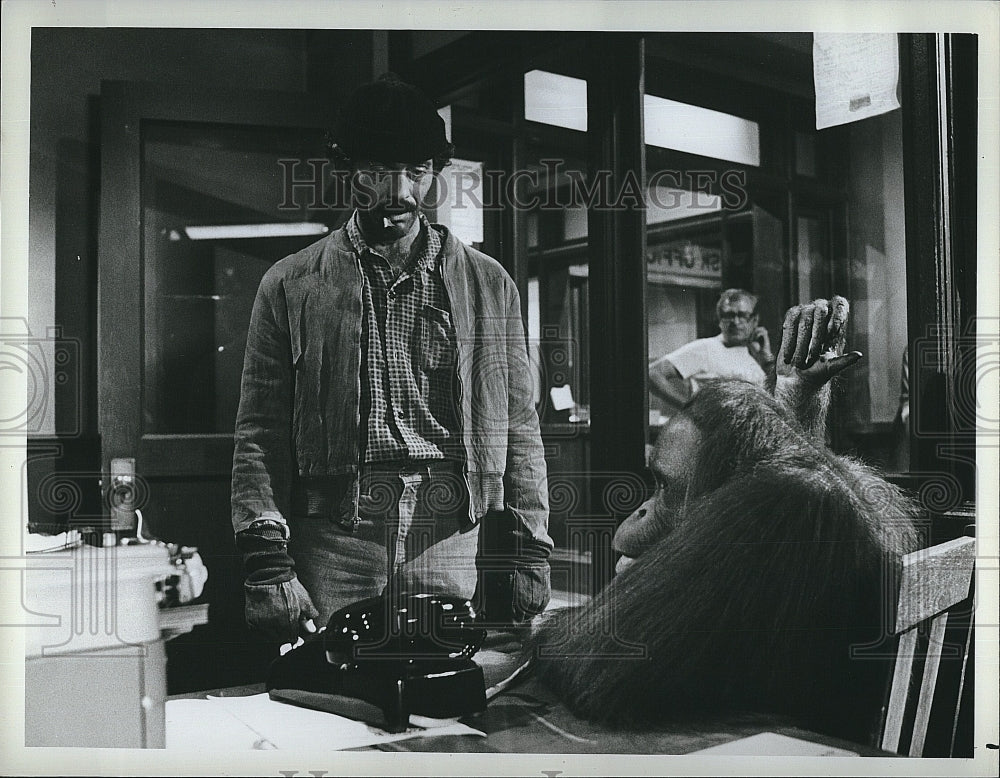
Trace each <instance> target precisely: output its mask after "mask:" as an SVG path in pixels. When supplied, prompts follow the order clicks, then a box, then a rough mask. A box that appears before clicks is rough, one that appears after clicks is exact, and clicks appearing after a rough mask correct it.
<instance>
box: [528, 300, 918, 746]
mask: <svg viewBox="0 0 1000 778" xmlns="http://www.w3.org/2000/svg"><path fill="white" fill-rule="evenodd" d="M846 311H847V306H846V301H845V300H843V299H842V298H834V300H833V301H831V303H830V304H827V303H826V302H825V301H817V303H815V304H812V305H809V306H804V307H803V306H798V307H796V308H794V309H792V310H791V311H790V312H789V315H788V316H787V317H786V320H785V327H784V330H783V347H782V351H781V358H779V362H780V363H781V364H780V367H779V369H778V375H777V376H776V384H775V385H774V386H772V390H773V391H774V393H775V395H776V396H772V394H769V393H768V392H767V391H765V390H763V389H761V388H758V387H757V386H754V385H753V384H750V383H747V382H741V381H712V382H707V383H706V384H705V385H704V386H703V387H702V389H701V390H700V391H699V393H698V394H697V395H696V396H695V397H694V398H693V399H692V400H691V401H690V402H689V403H688V404H687V405H686V407H685V408H684V410H683V412H682V413H681V414H679V415H678V416H677V417H675V418H674V419H672V420H671V422H670V424H669V425H668V426H667V427H665V428H664V429H663V431H662V432H661V434H660V438H659V440H658V441H657V447H656V456H655V458H654V465H653V466H654V472H655V473H656V477H657V481H658V490H657V493H656V496H655V497H654V499H653V500H652V501H651V502H650V503H647V512H646V515H645V516H643V517H642V519H643V520H642V521H638V520H636V521H633V522H632V524H633V526H632V527H631V530H630V529H629V528H627V527H626V525H624V524H623V525H622V528H621V531H620V532H619V535H618V537H617V538H616V546H617V547H618V548H620V549H621V550H623V551H624V552H625V553H626V554H628V555H629V556H632V557H635V561H634V562H632V563H631V564H629V565H628V566H626V567H625V568H624V569H623V570H622V571H621V573H620V574H619V575H617V576H616V577H615V579H614V580H613V581H612V582H611V584H610V585H609V586H608V587H606V588H605V589H604V590H603V591H602V592H600V593H599V594H598V595H597V596H596V597H594V599H593V600H592V601H591V602H590V603H588V604H587V605H585V606H583V607H581V608H575V609H567V610H563V611H557V612H554V613H552V614H551V615H550V616H549V617H548V618H547V619H544V620H543V621H542V623H541V624H540V626H539V627H538V629H537V630H536V632H535V634H534V635H533V637H532V639H531V640H530V641H529V646H530V650H531V651H532V656H533V657H534V662H535V667H536V672H537V674H538V676H539V677H540V678H541V679H542V680H543V682H545V683H546V684H548V685H550V686H551V687H552V688H554V689H555V690H556V691H557V692H559V693H560V695H561V696H562V698H563V699H564V700H565V701H566V703H567V704H568V705H569V707H570V708H571V709H573V710H574V711H575V712H577V713H578V714H579V715H582V716H584V717H587V718H591V719H598V720H604V721H608V722H614V723H618V724H632V725H640V726H641V725H644V724H651V723H655V722H658V721H663V720H665V719H670V718H674V719H682V720H688V721H690V720H691V718H692V717H693V716H696V715H698V714H699V713H705V714H712V715H719V714H725V713H726V712H732V711H740V710H753V711H760V712H772V713H781V714H787V715H790V716H791V717H793V718H794V719H795V720H796V721H797V722H798V723H799V724H800V725H802V726H806V727H808V728H811V729H815V730H821V731H826V732H829V733H832V734H836V735H839V736H841V737H850V738H853V739H856V740H867V739H868V737H869V736H870V734H871V733H872V732H873V731H874V729H875V727H876V726H877V717H878V713H879V708H880V703H881V699H882V695H883V694H884V690H885V685H884V683H885V678H886V675H885V674H886V672H887V670H888V665H887V663H886V662H884V661H877V660H876V659H875V658H874V656H875V655H876V654H877V655H878V656H880V657H881V656H882V653H883V652H878V651H873V650H869V651H868V652H867V654H865V651H864V647H865V646H869V647H870V646H873V645H875V644H877V643H878V642H879V639H880V638H881V637H882V636H883V635H884V634H885V625H884V620H885V614H884V610H885V605H884V603H885V602H886V600H887V599H891V598H892V597H893V596H894V589H893V584H892V574H893V572H894V570H895V567H896V565H897V563H898V561H899V558H900V556H901V555H902V554H904V553H907V552H909V551H911V550H914V549H915V547H916V535H915V532H914V528H913V523H912V516H913V514H912V508H911V506H910V504H909V503H908V502H907V500H906V499H905V498H904V497H903V495H902V494H901V493H900V492H899V491H898V490H897V489H896V488H895V487H893V486H892V485H890V484H888V483H887V482H886V481H884V480H883V479H881V478H880V477H878V476H877V475H876V474H875V473H873V472H872V471H871V470H869V469H868V468H867V467H865V466H864V465H862V464H861V463H859V462H856V461H854V460H852V459H849V458H847V457H842V456H837V455H834V454H833V453H832V452H831V451H829V450H828V449H827V448H826V447H825V446H824V445H823V438H822V429H823V421H824V419H825V413H826V402H827V398H828V395H829V384H828V382H829V380H830V378H831V377H832V376H833V375H834V374H835V373H837V372H839V370H841V369H843V367H845V366H846V365H848V364H852V363H853V362H855V361H857V359H858V358H860V354H858V353H857V352H854V353H852V354H848V355H842V350H843V340H844V338H843V332H844V324H845V322H846ZM830 347H832V349H830ZM831 350H832V351H836V352H837V354H838V355H834V354H832V353H830V351H831ZM821 351H826V352H827V353H826V354H824V355H823V356H822V357H821V358H819V359H817V357H820V352H821ZM797 416H800V417H802V418H803V419H805V420H806V421H808V422H809V423H808V424H803V423H802V422H801V421H800V419H799V418H797ZM630 646H641V647H642V648H643V649H644V655H643V656H636V655H635V654H634V652H631V655H630V651H629V650H628V649H629V647H630ZM855 649H858V650H859V652H858V653H857V655H855V654H854V653H852V652H853V651H854V650H855ZM869 714H870V715H869Z"/></svg>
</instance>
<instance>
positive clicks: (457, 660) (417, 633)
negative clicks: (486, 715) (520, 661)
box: [266, 594, 486, 732]
mask: <svg viewBox="0 0 1000 778" xmlns="http://www.w3.org/2000/svg"><path fill="white" fill-rule="evenodd" d="M485 639H486V630H485V629H483V628H482V627H480V626H477V624H476V612H475V610H474V609H473V607H472V604H471V603H470V602H469V601H468V600H465V599H462V598H460V597H451V596H448V595H441V594H402V595H395V596H382V597H372V598H369V599H366V600H361V601H359V602H356V603H353V604H351V605H348V606H347V607H346V608H341V609H340V610H339V611H337V612H336V613H334V614H333V615H332V616H330V620H329V621H328V622H327V625H326V628H325V629H323V630H322V631H321V632H319V633H317V634H316V635H315V636H312V637H310V638H309V639H308V640H307V641H306V642H305V643H303V644H302V645H301V646H299V647H298V648H294V649H292V650H291V651H289V652H288V653H286V654H285V655H284V656H282V657H279V658H278V659H276V660H274V662H273V663H272V664H271V667H270V669H269V671H268V677H267V682H266V687H267V690H268V692H269V693H270V696H271V697H272V698H273V699H278V700H282V701H284V702H291V703H294V704H297V705H303V706H306V707H310V708H317V709H320V710H326V711H330V712H332V713H339V714H341V715H345V716H348V717H350V718H354V719H360V720H362V721H367V722H369V723H371V724H375V725H376V726H379V727H381V728H383V729H385V730H386V731H387V732H402V731H403V730H405V729H406V727H407V726H408V724H409V717H410V714H411V713H412V714H418V715H422V716H429V717H431V718H453V717H456V716H462V715H465V714H468V713H475V712H477V711H482V710H484V709H485V708H486V685H485V682H484V679H483V671H482V668H480V667H479V665H477V664H476V663H475V662H473V661H472V657H473V656H474V655H475V653H476V652H477V651H478V650H479V648H480V647H481V646H482V644H483V641H484V640H485Z"/></svg>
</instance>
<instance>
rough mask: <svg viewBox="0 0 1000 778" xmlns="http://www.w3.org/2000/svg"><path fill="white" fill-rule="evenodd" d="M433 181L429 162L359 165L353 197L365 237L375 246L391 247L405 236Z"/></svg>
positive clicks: (369, 162) (364, 163)
mask: <svg viewBox="0 0 1000 778" xmlns="http://www.w3.org/2000/svg"><path fill="white" fill-rule="evenodd" d="M433 180H434V161H433V160H430V159H426V160H424V161H422V162H416V163H412V162H411V163H402V162H378V161H371V160H366V161H363V162H361V163H359V164H358V167H357V169H356V171H355V176H354V195H355V203H356V205H357V207H358V211H359V214H360V217H361V226H362V229H363V230H364V232H365V236H366V237H368V238H369V239H371V240H373V242H376V243H392V242H394V241H396V240H399V239H400V238H402V237H403V236H404V235H407V234H408V233H409V232H410V230H411V229H413V226H414V224H415V223H416V221H417V217H418V214H419V213H420V208H421V205H422V204H423V201H424V197H426V196H427V192H428V191H429V190H430V187H431V184H432V183H433Z"/></svg>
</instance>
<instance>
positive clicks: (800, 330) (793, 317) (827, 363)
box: [775, 295, 861, 386]
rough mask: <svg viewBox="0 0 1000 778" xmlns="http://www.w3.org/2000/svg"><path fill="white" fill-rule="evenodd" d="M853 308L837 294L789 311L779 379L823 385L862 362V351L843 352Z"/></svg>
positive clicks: (780, 353) (779, 367)
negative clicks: (856, 363) (842, 371)
mask: <svg viewBox="0 0 1000 778" xmlns="http://www.w3.org/2000/svg"><path fill="white" fill-rule="evenodd" d="M850 308H851V306H850V304H849V303H848V302H847V300H846V299H844V298H843V297H840V296H838V295H835V296H834V297H832V298H830V299H829V300H822V299H820V300H813V301H812V302H811V303H806V304H805V305H796V306H793V307H792V308H789V309H788V312H787V313H786V314H785V322H784V324H783V325H782V328H781V348H780V349H779V351H778V359H777V362H776V364H775V372H776V373H777V376H778V378H779V379H781V378H784V379H792V380H794V379H799V380H801V381H803V382H805V383H807V384H811V385H813V386H822V385H823V384H825V383H826V382H828V381H829V380H830V379H831V378H833V377H834V376H835V375H837V373H839V372H840V371H841V370H843V369H845V368H847V367H849V366H851V365H853V364H854V363H855V362H857V361H858V360H859V359H861V352H860V351H851V352H849V353H847V354H845V353H844V346H845V345H846V342H847V318H848V316H849V314H850Z"/></svg>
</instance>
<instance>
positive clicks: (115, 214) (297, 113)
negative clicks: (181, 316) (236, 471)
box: [97, 81, 335, 476]
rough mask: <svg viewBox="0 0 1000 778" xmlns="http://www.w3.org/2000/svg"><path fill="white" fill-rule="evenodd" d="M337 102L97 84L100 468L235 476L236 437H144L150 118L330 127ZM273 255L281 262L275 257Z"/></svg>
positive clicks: (134, 84) (129, 83)
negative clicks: (115, 463)
mask: <svg viewBox="0 0 1000 778" xmlns="http://www.w3.org/2000/svg"><path fill="white" fill-rule="evenodd" d="M334 108H335V106H334V105H333V104H332V102H331V101H329V100H318V99H317V98H316V97H315V96H312V95H309V94H307V93H304V92H303V93H290V92H274V91H264V90H258V91H242V92H240V93H239V94H238V95H237V94H236V93H233V92H229V91H225V90H219V89H212V88H192V87H184V88H178V87H173V86H169V85H163V84H151V83H145V82H134V81H102V82H101V154H102V156H101V210H100V231H99V238H98V322H97V342H98V368H97V372H98V432H99V434H100V439H101V471H102V473H105V474H107V473H109V472H110V463H111V460H112V459H113V458H115V457H134V458H135V459H136V469H137V472H138V473H139V474H141V475H143V476H220V475H225V474H226V473H228V472H230V471H231V468H232V451H233V435H232V434H231V433H220V434H173V435H152V434H144V433H143V430H142V409H143V392H144V377H143V376H144V369H143V354H144V348H145V346H144V343H145V341H144V329H145V328H144V292H143V289H144V267H143V247H142V229H141V224H142V203H141V195H142V137H143V123H144V122H147V121H177V122H197V123H202V124H225V125H234V124H235V125H248V126H253V127H259V126H267V127H288V128H289V129H291V128H317V129H326V128H328V127H330V126H332V123H333V118H334V116H333V111H334ZM276 259H277V257H276Z"/></svg>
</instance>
